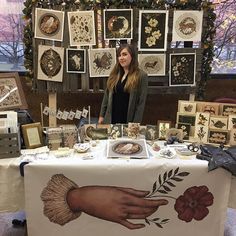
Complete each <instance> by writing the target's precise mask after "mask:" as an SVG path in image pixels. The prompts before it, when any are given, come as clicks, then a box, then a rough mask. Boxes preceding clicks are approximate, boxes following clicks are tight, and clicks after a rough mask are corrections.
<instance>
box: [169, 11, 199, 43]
mask: <svg viewBox="0 0 236 236" xmlns="http://www.w3.org/2000/svg"><path fill="white" fill-rule="evenodd" d="M202 20H203V11H186V10H185V11H174V20H173V32H172V41H201V36H202Z"/></svg>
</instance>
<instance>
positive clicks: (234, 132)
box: [229, 129, 236, 146]
mask: <svg viewBox="0 0 236 236" xmlns="http://www.w3.org/2000/svg"><path fill="white" fill-rule="evenodd" d="M229 145H231V146H236V129H231V130H230V137H229Z"/></svg>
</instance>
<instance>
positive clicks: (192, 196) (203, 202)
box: [145, 167, 214, 228]
mask: <svg viewBox="0 0 236 236" xmlns="http://www.w3.org/2000/svg"><path fill="white" fill-rule="evenodd" d="M189 174H190V173H189V172H180V170H179V167H177V168H176V169H175V170H173V169H171V170H169V171H166V172H165V173H164V174H163V175H162V174H160V175H159V176H158V179H157V180H156V181H155V182H154V184H153V187H152V191H151V192H150V194H149V195H148V196H147V198H159V197H162V198H163V197H166V198H169V199H173V200H175V204H174V209H175V211H176V212H177V214H178V218H179V219H180V220H182V221H185V222H186V223H189V222H191V221H192V220H197V221H201V220H203V219H204V218H205V217H206V216H207V215H208V214H209V209H208V207H210V206H211V205H213V202H214V196H213V194H212V193H211V192H210V191H209V189H208V187H207V186H205V185H202V186H191V187H189V188H187V189H186V190H185V191H184V193H183V194H182V195H180V196H179V197H177V198H176V197H173V196H169V193H170V192H171V191H172V188H175V187H176V183H178V182H181V181H183V180H184V178H185V177H187V176H188V175H189ZM169 221H170V219H167V218H166V219H161V218H159V217H156V218H153V219H149V218H146V219H145V222H146V223H147V224H148V225H151V224H155V225H156V226H157V227H160V228H163V225H164V224H166V223H168V222H169Z"/></svg>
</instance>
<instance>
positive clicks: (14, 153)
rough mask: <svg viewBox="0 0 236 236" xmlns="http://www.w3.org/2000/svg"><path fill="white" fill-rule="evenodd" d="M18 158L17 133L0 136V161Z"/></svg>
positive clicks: (18, 142) (18, 143) (18, 144)
mask: <svg viewBox="0 0 236 236" xmlns="http://www.w3.org/2000/svg"><path fill="white" fill-rule="evenodd" d="M19 156H20V141H19V134H18V133H10V134H0V159H3V158H12V157H19Z"/></svg>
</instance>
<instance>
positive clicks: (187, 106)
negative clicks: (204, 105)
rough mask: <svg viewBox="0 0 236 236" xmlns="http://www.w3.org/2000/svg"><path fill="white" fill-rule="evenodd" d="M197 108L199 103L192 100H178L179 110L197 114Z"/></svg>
mask: <svg viewBox="0 0 236 236" xmlns="http://www.w3.org/2000/svg"><path fill="white" fill-rule="evenodd" d="M196 109H197V103H196V102H192V101H183V100H179V101H178V111H179V112H180V113H188V114H195V113H196Z"/></svg>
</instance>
